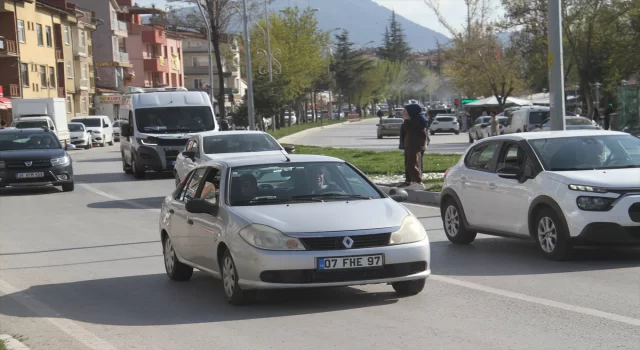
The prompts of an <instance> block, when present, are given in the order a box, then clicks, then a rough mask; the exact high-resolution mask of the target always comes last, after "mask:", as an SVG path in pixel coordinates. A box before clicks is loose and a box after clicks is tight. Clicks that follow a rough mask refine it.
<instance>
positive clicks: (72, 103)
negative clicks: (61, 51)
mask: <svg viewBox="0 0 640 350" xmlns="http://www.w3.org/2000/svg"><path fill="white" fill-rule="evenodd" d="M75 12H76V18H77V20H76V21H75V22H72V23H71V26H70V27H69V28H66V27H63V38H64V40H63V41H64V45H65V47H67V48H68V47H69V46H70V45H69V44H67V43H68V42H71V46H72V47H73V49H72V55H70V56H67V55H66V52H65V67H66V71H67V76H66V79H67V80H69V81H71V80H73V84H67V86H66V92H67V97H66V98H67V113H69V114H71V115H89V114H91V112H92V110H93V96H94V94H95V71H94V60H93V32H94V31H95V30H96V29H97V24H98V22H100V21H99V20H98V19H97V18H95V16H94V14H93V12H92V11H89V10H85V9H80V8H76V9H75ZM69 68H71V69H69ZM70 72H72V73H70Z"/></svg>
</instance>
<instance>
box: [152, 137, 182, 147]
mask: <svg viewBox="0 0 640 350" xmlns="http://www.w3.org/2000/svg"><path fill="white" fill-rule="evenodd" d="M156 140H157V142H158V146H185V145H186V144H187V141H189V139H164V138H160V137H158V138H156Z"/></svg>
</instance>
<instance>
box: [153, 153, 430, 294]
mask: <svg viewBox="0 0 640 350" xmlns="http://www.w3.org/2000/svg"><path fill="white" fill-rule="evenodd" d="M390 195H391V197H390V196H388V195H386V194H385V193H384V192H382V191H380V190H379V189H378V188H377V187H376V186H375V185H373V184H372V183H371V182H370V181H369V180H368V179H367V177H366V176H364V175H363V174H362V172H360V171H359V170H358V169H356V168H355V167H353V166H352V165H350V164H349V163H347V162H345V161H343V160H340V159H337V158H332V157H326V156H315V155H286V154H283V155H280V156H262V157H251V158H247V157H237V158H225V159H220V160H215V161H211V162H209V163H207V164H203V165H200V166H198V167H197V168H195V169H193V170H192V171H190V172H189V174H188V176H187V177H186V178H185V180H184V181H182V182H181V183H180V185H179V186H178V188H177V189H176V190H175V191H174V193H173V194H172V195H170V196H168V197H167V198H165V200H164V201H163V204H162V209H161V213H160V222H159V228H160V236H161V240H162V245H163V248H164V263H165V269H166V272H167V275H168V276H169V278H170V279H171V280H174V281H186V280H189V279H190V278H191V276H192V274H193V269H194V268H196V269H199V270H202V271H205V272H208V273H210V274H212V275H213V276H215V277H218V278H220V279H222V281H223V286H224V293H225V295H226V297H227V299H228V301H229V302H230V303H231V304H233V305H239V304H243V303H246V302H247V301H249V300H251V295H252V292H254V291H256V290H258V289H275V288H305V287H336V286H349V285H363V284H380V283H385V284H391V286H392V287H393V288H394V289H395V291H396V292H397V293H398V294H399V295H401V296H408V295H415V294H418V293H420V292H421V291H422V289H423V288H424V285H425V281H426V278H427V277H428V276H429V275H430V273H431V270H430V268H431V266H430V248H429V240H428V238H427V232H426V231H425V229H424V227H423V226H422V224H421V223H420V221H419V220H418V219H417V218H416V217H415V216H414V215H413V214H412V213H411V212H410V211H409V210H407V209H406V208H405V207H403V206H402V205H400V204H399V203H398V202H400V201H403V200H406V192H404V191H402V190H398V191H397V192H394V191H392V192H390Z"/></svg>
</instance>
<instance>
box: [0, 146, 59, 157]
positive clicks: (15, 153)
mask: <svg viewBox="0 0 640 350" xmlns="http://www.w3.org/2000/svg"><path fill="white" fill-rule="evenodd" d="M64 155H65V151H64V150H63V149H60V148H57V149H20V150H12V151H0V160H44V159H51V158H60V157H63V156H64Z"/></svg>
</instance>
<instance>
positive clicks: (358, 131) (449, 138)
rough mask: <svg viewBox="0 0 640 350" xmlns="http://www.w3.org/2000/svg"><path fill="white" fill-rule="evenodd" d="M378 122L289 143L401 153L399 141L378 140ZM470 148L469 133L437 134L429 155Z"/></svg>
mask: <svg viewBox="0 0 640 350" xmlns="http://www.w3.org/2000/svg"><path fill="white" fill-rule="evenodd" d="M378 122H379V119H378V118H373V119H365V120H362V121H360V122H355V123H345V124H342V125H341V126H338V127H332V128H326V129H322V130H317V131H314V132H311V133H308V134H306V133H305V134H300V135H299V136H296V135H294V136H292V137H288V138H287V143H292V144H297V145H306V146H320V147H343V148H356V149H364V150H372V151H392V150H397V149H398V143H399V139H398V137H385V138H383V139H378V138H377V136H376V124H378ZM467 147H469V136H468V135H467V134H466V133H460V135H454V134H436V135H433V136H431V144H430V145H429V148H428V149H427V152H430V153H462V152H464V151H465V150H466V149H467Z"/></svg>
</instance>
